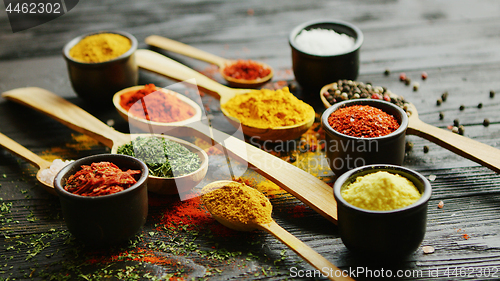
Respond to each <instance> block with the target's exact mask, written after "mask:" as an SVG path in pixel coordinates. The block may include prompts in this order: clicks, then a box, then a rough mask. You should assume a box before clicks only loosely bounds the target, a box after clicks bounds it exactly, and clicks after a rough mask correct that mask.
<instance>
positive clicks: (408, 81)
mask: <svg viewBox="0 0 500 281" xmlns="http://www.w3.org/2000/svg"><path fill="white" fill-rule="evenodd" d="M410 84H411V79H410V77H406V79H405V85H406V86H409V85H410Z"/></svg>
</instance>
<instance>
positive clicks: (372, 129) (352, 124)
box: [328, 105, 399, 138]
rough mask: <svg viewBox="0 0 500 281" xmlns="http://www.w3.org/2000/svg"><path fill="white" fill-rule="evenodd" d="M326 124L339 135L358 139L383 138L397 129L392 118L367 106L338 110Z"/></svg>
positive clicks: (397, 126) (354, 106)
mask: <svg viewBox="0 0 500 281" xmlns="http://www.w3.org/2000/svg"><path fill="white" fill-rule="evenodd" d="M328 124H330V126H331V127H332V129H334V130H335V131H337V132H339V133H342V134H344V135H348V136H352V137H358V138H374V137H380V136H385V135H388V134H390V133H392V132H394V131H396V130H397V129H398V128H399V123H398V121H397V120H396V118H394V116H392V115H390V114H388V113H386V112H384V111H382V110H381V109H378V108H375V107H373V106H369V105H353V106H348V107H343V108H339V109H337V110H336V111H334V112H332V114H331V115H330V116H329V117H328Z"/></svg>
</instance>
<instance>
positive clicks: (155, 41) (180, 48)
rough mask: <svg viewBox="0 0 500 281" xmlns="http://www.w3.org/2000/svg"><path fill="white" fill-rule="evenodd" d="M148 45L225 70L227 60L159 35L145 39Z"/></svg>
mask: <svg viewBox="0 0 500 281" xmlns="http://www.w3.org/2000/svg"><path fill="white" fill-rule="evenodd" d="M145 41H146V43H147V44H149V45H151V46H155V47H158V48H160V49H164V50H167V51H171V52H174V53H178V54H181V55H184V56H187V57H191V58H194V59H197V60H202V61H205V62H208V63H211V64H216V65H218V66H219V67H220V68H223V67H224V65H225V64H226V62H227V60H226V59H224V58H221V57H219V56H216V55H214V54H210V53H207V52H205V51H202V50H200V49H197V48H195V47H192V46H189V45H186V44H184V43H181V42H178V41H175V40H172V39H168V38H165V37H161V36H158V35H151V36H148V37H147V38H146V39H145Z"/></svg>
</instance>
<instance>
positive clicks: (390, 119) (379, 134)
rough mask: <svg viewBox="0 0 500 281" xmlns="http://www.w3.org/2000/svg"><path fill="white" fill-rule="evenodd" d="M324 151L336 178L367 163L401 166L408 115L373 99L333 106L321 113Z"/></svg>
mask: <svg viewBox="0 0 500 281" xmlns="http://www.w3.org/2000/svg"><path fill="white" fill-rule="evenodd" d="M321 125H322V127H323V130H324V131H325V142H326V143H325V151H326V158H327V160H328V164H329V165H330V169H331V170H332V171H333V172H334V173H335V176H336V177H339V176H340V175H342V174H343V173H345V172H347V171H349V170H352V169H354V168H357V167H361V166H365V165H370V164H393V165H402V164H403V160H404V155H405V135H406V129H407V128H408V116H407V115H406V112H405V111H404V110H403V109H401V108H400V107H399V106H397V105H395V104H393V103H390V102H386V101H382V100H375V99H354V100H346V101H343V102H339V103H336V104H334V105H332V106H331V107H329V108H328V109H327V110H325V111H324V112H323V115H322V116H321Z"/></svg>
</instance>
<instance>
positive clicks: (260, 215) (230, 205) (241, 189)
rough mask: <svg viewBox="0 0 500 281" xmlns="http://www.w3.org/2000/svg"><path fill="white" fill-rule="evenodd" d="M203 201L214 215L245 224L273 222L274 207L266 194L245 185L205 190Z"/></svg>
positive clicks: (239, 184)
mask: <svg viewBox="0 0 500 281" xmlns="http://www.w3.org/2000/svg"><path fill="white" fill-rule="evenodd" d="M203 192H208V193H205V194H204V195H203V196H202V198H201V199H202V201H203V204H204V205H205V207H206V208H207V209H208V210H209V211H210V212H211V213H212V214H214V215H216V216H219V217H222V218H225V219H226V220H229V221H234V222H239V223H243V224H249V223H252V224H253V223H256V224H266V223H270V222H271V221H272V219H271V213H272V210H273V207H272V205H271V203H270V202H269V200H267V198H266V196H264V194H262V193H260V192H259V191H258V190H256V189H253V188H251V187H249V186H247V185H245V184H243V183H237V182H231V183H228V184H226V185H224V186H222V187H220V188H216V189H213V190H211V191H209V190H203Z"/></svg>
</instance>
